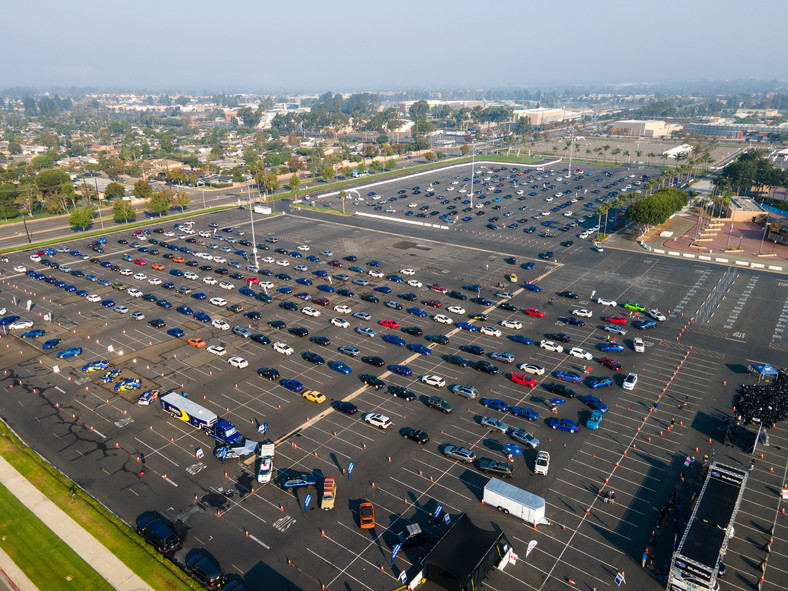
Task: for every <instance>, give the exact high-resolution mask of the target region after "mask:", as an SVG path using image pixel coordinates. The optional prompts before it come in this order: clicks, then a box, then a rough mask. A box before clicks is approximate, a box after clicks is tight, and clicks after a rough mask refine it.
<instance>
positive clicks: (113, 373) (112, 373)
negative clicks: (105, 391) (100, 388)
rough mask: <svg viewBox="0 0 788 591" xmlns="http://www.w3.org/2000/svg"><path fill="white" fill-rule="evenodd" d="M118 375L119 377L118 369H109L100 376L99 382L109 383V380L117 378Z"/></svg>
mask: <svg viewBox="0 0 788 591" xmlns="http://www.w3.org/2000/svg"><path fill="white" fill-rule="evenodd" d="M118 377H120V370H119V369H111V370H109V371H108V372H107V373H105V374H104V375H103V376H101V383H102V384H109V383H110V382H112V381H113V380H115V378H118Z"/></svg>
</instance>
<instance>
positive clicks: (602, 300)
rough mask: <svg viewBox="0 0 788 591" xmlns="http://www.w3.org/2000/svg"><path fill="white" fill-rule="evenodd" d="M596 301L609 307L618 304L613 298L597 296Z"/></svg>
mask: <svg viewBox="0 0 788 591" xmlns="http://www.w3.org/2000/svg"><path fill="white" fill-rule="evenodd" d="M596 303H597V304H601V305H602V306H610V307H611V308H615V307H616V306H618V303H617V302H616V301H615V300H609V299H607V298H599V299H598V300H597V301H596Z"/></svg>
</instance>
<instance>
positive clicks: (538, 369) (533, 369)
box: [517, 363, 544, 376]
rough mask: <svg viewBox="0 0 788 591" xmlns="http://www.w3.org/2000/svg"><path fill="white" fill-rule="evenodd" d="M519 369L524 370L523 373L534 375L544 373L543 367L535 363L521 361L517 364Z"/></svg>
mask: <svg viewBox="0 0 788 591" xmlns="http://www.w3.org/2000/svg"><path fill="white" fill-rule="evenodd" d="M517 368H518V369H519V370H520V371H524V372H525V373H530V374H533V375H535V376H543V375H544V367H542V366H541V365H536V363H521V364H520V365H518V366H517Z"/></svg>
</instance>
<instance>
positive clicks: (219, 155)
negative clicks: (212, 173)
mask: <svg viewBox="0 0 788 591" xmlns="http://www.w3.org/2000/svg"><path fill="white" fill-rule="evenodd" d="M208 158H209V159H211V160H222V159H223V158H224V148H223V147H222V145H221V144H214V145H213V146H211V152H210V154H209V155H208Z"/></svg>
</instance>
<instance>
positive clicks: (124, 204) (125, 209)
mask: <svg viewBox="0 0 788 591" xmlns="http://www.w3.org/2000/svg"><path fill="white" fill-rule="evenodd" d="M112 213H113V215H114V217H115V221H116V222H118V223H123V222H133V221H134V220H136V219H137V212H136V211H134V209H133V208H132V207H131V204H130V203H129V202H128V201H124V200H122V199H119V200H117V201H115V203H114V204H113V205H112Z"/></svg>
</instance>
